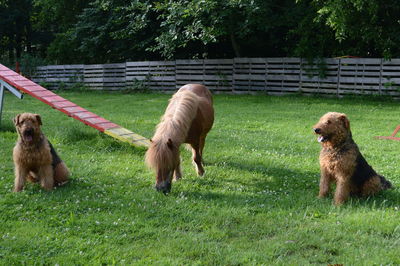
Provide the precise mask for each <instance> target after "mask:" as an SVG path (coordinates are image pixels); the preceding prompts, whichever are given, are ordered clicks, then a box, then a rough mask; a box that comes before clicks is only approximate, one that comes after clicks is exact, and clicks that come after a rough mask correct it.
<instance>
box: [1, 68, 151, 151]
mask: <svg viewBox="0 0 400 266" xmlns="http://www.w3.org/2000/svg"><path fill="white" fill-rule="evenodd" d="M0 79H1V80H3V81H4V82H7V83H8V84H10V85H11V86H13V87H15V88H16V89H18V90H20V91H22V92H24V93H27V94H29V95H31V96H32V97H34V98H36V99H38V100H39V101H41V102H43V103H45V104H47V105H50V106H51V107H53V108H54V109H56V110H58V111H60V112H63V113H64V114H66V115H68V116H70V117H72V118H74V119H76V120H78V121H80V122H82V123H84V124H86V125H88V126H90V127H92V128H95V129H97V130H98V131H100V132H103V133H105V134H107V135H109V136H111V137H113V138H115V139H118V140H120V141H124V142H128V143H129V144H131V145H133V146H136V147H146V148H147V147H149V145H150V141H149V140H148V139H147V138H145V137H142V136H140V135H138V134H136V133H134V132H132V131H130V130H128V129H126V128H123V127H121V126H119V125H117V124H115V123H113V122H111V121H109V120H107V119H105V118H103V117H100V116H98V115H96V114H94V113H92V112H89V111H88V110H86V109H84V108H82V107H80V106H78V105H76V104H75V103H73V102H70V101H68V100H67V99H64V98H63V97H60V96H58V95H57V94H55V93H54V92H52V91H49V90H47V89H45V88H43V87H42V86H40V85H38V84H36V83H35V82H33V81H31V80H29V79H27V78H25V77H23V76H21V75H19V74H18V73H16V72H14V71H12V70H11V69H9V68H7V67H5V66H4V65H2V64H0Z"/></svg>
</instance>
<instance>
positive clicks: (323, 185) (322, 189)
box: [318, 167, 331, 198]
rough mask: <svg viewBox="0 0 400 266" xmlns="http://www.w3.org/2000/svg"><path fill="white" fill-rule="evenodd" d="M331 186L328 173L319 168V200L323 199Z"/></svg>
mask: <svg viewBox="0 0 400 266" xmlns="http://www.w3.org/2000/svg"><path fill="white" fill-rule="evenodd" d="M330 185H331V177H330V174H329V173H328V171H327V170H326V169H325V168H323V167H321V179H320V180H319V194H318V197H319V198H324V197H326V196H327V195H328V193H329V188H330Z"/></svg>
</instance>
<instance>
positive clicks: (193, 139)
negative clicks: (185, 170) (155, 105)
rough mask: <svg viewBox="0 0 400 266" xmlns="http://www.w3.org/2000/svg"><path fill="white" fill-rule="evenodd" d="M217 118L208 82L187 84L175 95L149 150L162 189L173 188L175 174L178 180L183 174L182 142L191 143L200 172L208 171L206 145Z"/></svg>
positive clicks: (148, 160)
mask: <svg viewBox="0 0 400 266" xmlns="http://www.w3.org/2000/svg"><path fill="white" fill-rule="evenodd" d="M213 122H214V108H213V100H212V95H211V93H210V91H209V90H208V89H207V88H206V87H205V86H203V85H200V84H187V85H185V86H183V87H181V88H180V89H179V90H178V91H177V92H176V93H175V94H174V95H173V96H172V98H171V99H170V100H169V104H168V107H167V109H166V111H165V114H164V115H163V116H162V118H161V122H160V123H159V124H158V125H157V128H156V132H155V134H154V136H153V138H152V140H151V144H150V148H149V150H148V151H147V153H146V164H147V165H148V166H149V167H151V168H152V169H154V170H155V172H156V189H157V190H158V191H162V192H164V193H168V192H170V191H171V182H172V176H174V179H175V180H178V179H180V178H181V177H182V173H181V169H180V156H179V147H180V145H181V144H182V143H188V144H190V146H191V148H192V154H193V162H194V164H195V166H196V170H197V174H198V175H199V176H202V175H203V174H204V168H203V165H202V156H203V148H204V144H205V139H206V136H207V133H208V132H209V131H210V129H211V128H212V125H213Z"/></svg>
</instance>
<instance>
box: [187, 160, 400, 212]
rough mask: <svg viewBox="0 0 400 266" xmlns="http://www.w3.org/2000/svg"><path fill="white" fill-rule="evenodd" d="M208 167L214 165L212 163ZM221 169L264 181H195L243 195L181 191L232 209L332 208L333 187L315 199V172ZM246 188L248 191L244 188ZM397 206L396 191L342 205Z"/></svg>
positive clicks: (399, 196) (399, 197)
mask: <svg viewBox="0 0 400 266" xmlns="http://www.w3.org/2000/svg"><path fill="white" fill-rule="evenodd" d="M209 165H215V166H217V167H218V164H217V163H214V164H213V163H212V164H209ZM225 166H228V167H230V168H235V169H238V170H240V171H247V172H255V173H259V174H261V175H262V176H265V178H263V179H261V178H255V179H253V180H248V179H247V180H240V179H238V178H229V177H224V178H223V179H212V180H207V177H205V178H204V179H202V178H198V179H195V182H196V183H198V184H199V186H200V187H201V186H202V185H209V186H220V187H224V186H228V187H229V186H231V185H232V184H235V185H239V187H240V186H241V187H244V188H245V191H244V192H247V193H242V192H243V191H241V190H235V189H232V190H228V192H213V191H209V192H206V191H188V192H183V191H181V193H184V194H185V195H188V196H190V197H192V198H195V199H199V200H201V201H210V202H214V203H215V204H217V205H220V204H225V205H230V206H232V205H233V206H235V207H239V208H240V207H245V206H246V207H248V206H249V205H250V206H251V205H253V206H259V205H260V204H265V205H267V204H270V205H271V206H270V207H272V208H273V207H279V208H281V209H293V208H299V207H300V208H301V207H304V208H306V207H309V206H315V205H316V204H317V205H319V204H328V205H329V206H332V202H333V193H334V191H335V187H334V186H333V187H332V189H331V193H330V195H329V196H328V197H327V198H326V199H322V200H318V199H317V194H318V190H319V177H320V173H319V172H310V171H305V172H304V171H303V172H302V171H298V170H292V169H289V168H281V167H266V166H264V165H249V164H245V163H242V162H234V161H230V162H227V163H225ZM248 188H250V189H248ZM399 204H400V193H399V192H398V191H396V188H394V189H391V190H388V191H383V192H380V193H378V194H377V195H375V196H373V197H368V198H362V197H352V198H350V200H349V201H348V202H347V203H346V204H345V205H344V207H346V206H351V207H353V208H358V207H363V208H370V209H386V208H397V207H398V206H399Z"/></svg>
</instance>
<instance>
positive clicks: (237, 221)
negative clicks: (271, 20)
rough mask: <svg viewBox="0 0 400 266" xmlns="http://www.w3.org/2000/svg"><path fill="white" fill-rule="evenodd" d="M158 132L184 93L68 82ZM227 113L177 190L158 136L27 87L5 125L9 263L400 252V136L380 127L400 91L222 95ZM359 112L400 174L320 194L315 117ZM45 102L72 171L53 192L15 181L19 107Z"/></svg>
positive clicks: (2, 193)
mask: <svg viewBox="0 0 400 266" xmlns="http://www.w3.org/2000/svg"><path fill="white" fill-rule="evenodd" d="M60 95H61V96H63V97H65V98H67V99H69V100H71V101H73V102H75V103H77V104H79V105H81V106H83V107H85V108H86V109H88V110H90V111H92V112H95V113H97V114H99V115H101V116H103V117H105V118H107V119H109V120H111V121H113V122H115V123H117V124H119V125H121V126H124V127H126V128H128V129H130V130H132V131H134V132H136V133H139V134H141V135H143V136H146V137H149V138H150V137H151V136H152V134H153V132H154V127H155V126H156V124H157V123H158V121H159V118H160V116H161V115H162V114H163V112H164V110H165V107H166V105H167V101H168V98H169V97H170V95H163V94H122V93H102V92H60ZM214 100H215V110H216V120H215V124H214V128H213V129H212V131H211V132H210V134H209V135H208V138H207V142H206V147H205V151H204V160H205V168H206V176H205V177H203V178H199V177H197V176H196V175H195V171H194V168H193V166H192V164H191V161H190V153H189V152H188V151H187V150H186V149H185V148H184V147H182V149H181V153H182V161H183V164H182V168H183V174H184V177H183V179H182V180H181V181H179V182H177V183H174V184H173V186H172V192H171V193H170V194H169V195H167V196H165V195H163V194H161V193H157V192H156V191H155V190H154V188H153V187H154V182H155V177H154V175H153V173H152V172H151V171H150V170H148V169H147V168H146V166H145V165H144V154H145V150H144V149H137V148H134V147H131V146H130V145H128V144H124V143H121V142H118V141H116V140H114V139H112V138H111V137H109V136H107V135H103V134H101V133H98V132H97V131H96V130H94V129H92V128H90V127H88V126H85V125H83V124H81V123H80V122H78V121H76V120H74V119H72V118H69V117H67V116H65V115H64V114H62V113H61V112H58V111H56V110H53V109H51V108H50V107H49V106H47V105H45V104H43V103H41V102H39V101H37V100H35V99H33V98H32V97H29V96H26V97H25V99H24V100H22V101H21V100H18V99H16V98H14V97H13V96H12V95H10V94H7V95H6V98H5V108H4V114H3V119H2V121H1V126H0V127H1V128H0V217H1V218H0V224H1V226H0V264H3V265H11V264H28V265H31V264H36V265H41V264H45V265H55V264H57V265H70V264H80V265H88V264H95V265H100V264H106V265H109V264H117V265H125V264H141V265H148V264H158V265H195V264H198V265H210V264H214V265H248V264H251V265H253V264H265V265H271V264H278V265H307V264H317V265H326V264H345V265H374V264H375V265H376V264H382V265H399V264H400V256H399V254H400V188H399V187H400V165H399V159H400V142H395V141H390V140H378V139H375V138H374V136H379V135H390V134H391V133H392V131H393V129H394V128H395V126H396V125H397V124H400V107H399V102H394V101H389V100H385V99H375V98H353V99H327V98H308V97H300V96H292V97H273V96H264V95H257V96H232V95H215V98H214ZM328 111H338V112H344V113H346V114H347V115H348V117H349V119H350V122H351V128H352V132H353V137H354V139H355V141H356V142H357V144H358V145H359V147H360V150H361V152H362V153H363V154H364V156H365V158H366V159H367V161H368V162H369V163H370V164H371V165H372V166H373V167H374V168H375V170H376V171H377V172H379V173H381V174H382V175H384V176H386V177H387V179H389V180H390V181H391V182H392V183H393V184H394V186H395V188H394V189H393V190H390V191H386V192H383V193H381V194H379V195H377V196H376V197H373V198H368V199H358V198H355V199H352V200H350V201H349V202H347V203H346V204H345V205H344V206H342V207H340V208H338V207H334V206H333V205H332V196H330V197H329V198H328V199H323V200H321V199H317V197H316V196H317V194H318V183H319V164H318V154H319V150H320V145H319V143H318V142H317V141H316V137H315V136H314V135H313V134H312V130H311V128H312V125H313V124H315V123H316V122H317V121H318V119H319V117H320V116H321V115H323V114H324V113H325V112H328ZM21 112H35V113H38V114H41V115H42V120H43V131H44V133H45V134H46V135H47V137H48V138H49V140H50V141H51V142H52V143H53V145H54V146H55V147H56V149H57V151H58V153H59V154H60V156H61V158H63V160H64V161H65V162H66V164H67V165H68V166H69V168H70V170H71V172H72V179H71V182H70V183H68V184H67V185H66V186H64V187H61V188H58V189H56V190H54V191H51V192H45V191H43V190H42V189H41V188H40V187H39V186H38V185H32V184H29V185H27V187H26V189H25V190H24V191H23V192H21V193H12V192H11V191H12V187H13V179H14V175H13V162H12V148H13V146H14V143H15V141H16V139H17V135H16V133H15V130H14V128H13V125H12V121H11V119H12V117H14V116H15V115H16V114H18V113H21Z"/></svg>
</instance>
